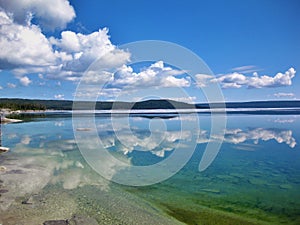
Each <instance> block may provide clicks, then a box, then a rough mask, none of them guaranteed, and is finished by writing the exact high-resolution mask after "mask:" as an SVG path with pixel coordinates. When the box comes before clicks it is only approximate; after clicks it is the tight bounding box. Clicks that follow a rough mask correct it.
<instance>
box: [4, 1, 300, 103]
mask: <svg viewBox="0 0 300 225" xmlns="http://www.w3.org/2000/svg"><path fill="white" fill-rule="evenodd" d="M53 5H55V7H53ZM299 10H300V3H299V1H297V0H294V1H293V0H288V1H284V0H264V1H256V0H249V1H230V0H228V1H196V0H194V1H191V0H186V1H170V0H165V1H158V0H153V1H120V0H118V1H117V0H110V1H99V0H91V1H88V2H87V1H81V0H70V1H69V2H68V1H66V0H54V1H49V3H48V2H45V3H43V4H42V5H41V4H40V3H39V2H38V1H35V0H30V1H25V0H18V1H17V0H11V1H6V0H0V48H1V53H0V70H1V72H0V76H1V80H0V97H18V98H39V99H73V95H74V92H75V90H76V86H77V84H78V82H79V80H80V79H81V77H82V74H83V72H84V71H85V70H86V69H87V68H88V66H89V64H90V63H92V62H93V61H94V60H95V59H96V58H98V57H99V55H100V56H101V55H102V54H106V53H107V51H113V52H115V51H117V49H118V46H120V45H122V44H126V43H128V42H133V41H140V40H163V41H169V42H174V43H176V44H179V45H182V46H184V47H186V48H188V49H190V50H191V51H193V52H195V53H196V54H197V55H198V56H200V57H201V58H202V59H203V60H204V61H205V63H206V64H207V65H208V66H209V67H210V69H211V70H212V71H213V73H214V74H215V76H216V77H215V78H212V77H209V78H207V79H203V78H199V80H198V81H197V82H202V83H201V84H200V85H198V88H200V86H203V85H206V84H207V83H209V82H218V83H219V84H220V86H221V87H222V92H223V95H224V97H225V99H226V101H251V100H269V99H276V100H283V99H300V91H299V86H300V78H299V75H298V70H300V69H299V68H300V14H299V13H298V12H299ZM105 28H107V29H105ZM92 33H93V35H92ZM92 49H93V50H92ZM114 55H116V58H114V59H113V61H114V62H118V63H117V64H116V65H115V66H118V67H119V68H121V69H120V74H121V75H120V76H114V77H115V79H117V78H116V77H118V80H114V81H112V84H111V87H113V89H111V90H107V92H106V93H104V94H103V95H101V96H102V99H103V100H105V99H113V98H114V95H117V94H118V93H120V90H119V89H118V88H120V87H121V86H122V85H126V87H127V89H128V86H130V87H131V89H134V90H135V91H138V90H139V88H143V85H148V84H151V85H153V87H156V88H166V87H167V86H168V87H169V86H172V84H173V85H174V86H176V85H177V86H180V87H182V88H185V89H189V88H191V89H193V90H194V92H195V90H196V89H197V85H195V84H193V83H189V84H187V82H188V80H185V79H184V77H183V76H181V77H180V76H179V77H178V74H179V73H180V71H176V70H175V69H174V71H175V72H174V74H176V75H174V76H173V75H170V73H167V72H166V71H168V66H167V65H165V64H163V63H157V62H156V64H155V62H153V65H154V66H153V65H152V67H151V65H148V67H147V68H144V71H142V72H140V71H131V69H132V68H131V67H130V66H124V65H123V64H126V63H128V61H129V60H130V55H128V54H127V53H126V52H123V53H122V52H119V54H114ZM153 73H156V74H155V78H153V79H152V78H151V79H150V77H151V74H152V75H153ZM253 73H254V74H253ZM278 73H282V74H278ZM106 75H107V74H106ZM106 75H103V74H97V75H91V76H94V77H91V79H93V80H97V81H99V80H102V79H103V77H104V76H106ZM264 75H265V76H264ZM107 76H110V75H107ZM99 77H100V78H99ZM171 78H172V79H171ZM149 79H150V81H149ZM204 80H205V81H204ZM171 81H172V82H173V83H172V82H171ZM147 82H148V83H147ZM149 82H150V83H149ZM168 82H169V83H168ZM203 82H204V83H203ZM138 85H140V87H139V86H138ZM192 86H193V87H192ZM195 86H196V87H195ZM191 93H192V94H193V92H191ZM191 97H195V96H191ZM194 101H198V102H201V101H205V99H203V98H202V97H197V96H196V97H195V98H194Z"/></svg>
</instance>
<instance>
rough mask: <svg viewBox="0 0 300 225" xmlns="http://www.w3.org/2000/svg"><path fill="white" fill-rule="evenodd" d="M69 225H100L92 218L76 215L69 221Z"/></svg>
mask: <svg viewBox="0 0 300 225" xmlns="http://www.w3.org/2000/svg"><path fill="white" fill-rule="evenodd" d="M67 222H68V224H69V225H83V224H88V225H98V222H97V221H96V220H95V219H93V218H90V217H85V216H78V215H74V216H73V217H72V218H71V219H70V220H67Z"/></svg>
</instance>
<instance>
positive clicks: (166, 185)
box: [0, 114, 300, 225]
mask: <svg viewBox="0 0 300 225" xmlns="http://www.w3.org/2000/svg"><path fill="white" fill-rule="evenodd" d="M195 116H197V117H198V120H199V121H200V130H198V131H194V130H193V131H188V130H184V131H182V132H181V128H180V122H181V120H191V119H193V117H195ZM82 119H83V120H84V118H82ZM210 119H211V118H210V116H209V115H208V114H207V115H206V114H201V115H200V114H198V115H192V114H186V115H184V116H183V117H182V118H179V117H177V116H176V115H169V116H164V118H163V119H161V118H160V119H159V121H160V122H164V123H165V125H166V127H167V129H166V130H164V131H162V130H159V129H157V130H155V129H151V130H149V123H153V121H154V120H158V119H157V118H156V119H155V118H152V116H151V115H150V116H149V115H147V114H144V115H142V114H141V115H134V116H132V117H130V118H129V122H130V125H131V126H130V132H128V130H126V129H125V128H123V127H122V126H118V131H117V135H116V130H115V129H113V127H112V125H111V117H110V116H109V115H97V116H96V126H97V132H98V135H99V137H100V139H101V140H102V142H103V145H104V146H105V147H106V148H107V149H108V150H109V151H110V152H111V154H112V155H113V156H114V157H116V158H118V159H120V160H123V161H124V162H128V163H131V164H133V165H139V166H143V165H152V164H154V163H157V162H160V161H161V160H163V159H165V158H167V157H169V156H170V155H171V154H172V152H173V151H174V148H176V145H177V144H178V143H179V142H180V141H181V140H189V138H190V137H191V136H196V139H197V146H196V149H195V151H194V154H193V156H192V158H191V159H190V160H189V162H188V163H187V164H186V165H185V166H184V167H183V169H181V170H180V171H179V172H178V173H177V174H176V175H174V176H173V177H171V178H170V179H168V180H166V181H163V182H161V183H158V184H155V185H151V186H146V187H130V186H123V185H118V184H115V183H113V182H109V181H107V180H106V179H104V178H102V177H101V176H100V175H99V174H97V173H96V172H95V171H93V170H92V169H91V168H90V166H89V165H88V164H87V163H86V161H85V160H84V158H83V157H82V155H81V153H80V151H79V150H78V147H77V145H76V142H75V140H74V134H73V127H72V117H71V115H68V114H56V115H55V116H53V115H52V116H47V117H44V118H31V119H30V120H29V121H27V122H22V123H14V124H6V125H4V126H2V133H3V136H2V139H3V140H2V143H3V146H7V147H10V149H11V150H10V152H8V153H5V154H1V155H0V166H5V167H6V171H1V172H0V173H1V174H0V182H1V183H0V193H1V195H0V223H1V224H5V225H6V224H42V223H43V222H44V221H46V220H54V219H55V220H58V219H68V218H71V217H72V216H73V215H83V216H86V217H88V218H93V221H97V223H98V224H300V193H299V190H300V147H299V146H300V145H299V140H300V131H299V127H300V117H299V116H294V115H234V114H233V115H228V121H227V128H226V130H225V137H224V142H223V145H222V147H221V149H220V151H219V153H218V155H217V157H216V158H215V160H214V161H213V162H212V164H211V165H210V166H209V167H208V168H207V169H206V170H205V171H202V172H199V170H198V166H199V162H200V160H201V158H202V155H203V152H204V150H205V147H206V145H207V143H208V142H209V141H214V140H215V141H217V140H218V137H212V139H210V140H209V137H210ZM114 120H115V122H117V123H118V124H123V122H124V121H125V120H128V118H126V117H122V116H120V115H119V116H118V117H116V118H114ZM154 122H155V121H154ZM82 132H87V131H84V130H82ZM132 134H134V137H133V135H132ZM150 135H152V137H153V138H152V139H151V140H152V141H151V143H149V142H147V138H149V136H150ZM91 142H92V140H91ZM99 163H101V162H99ZM117 174H118V171H117V170H116V171H115V176H117Z"/></svg>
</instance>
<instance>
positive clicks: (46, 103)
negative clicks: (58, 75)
mask: <svg viewBox="0 0 300 225" xmlns="http://www.w3.org/2000/svg"><path fill="white" fill-rule="evenodd" d="M225 105H226V108H290V107H299V108H300V101H256V102H229V103H225V104H224V103H213V104H208V103H200V104H195V105H194V104H188V103H183V102H177V101H172V100H164V99H160V100H147V101H141V102H135V103H132V102H109V101H98V102H96V105H95V109H96V110H110V109H175V108H176V109H193V108H197V109H207V108H223V107H224V106H225ZM76 106H77V107H76V109H83V110H84V109H94V103H92V102H77V103H76ZM0 108H9V109H12V110H46V109H48V110H72V108H73V101H71V100H38V99H19V98H14V99H9V98H2V99H0Z"/></svg>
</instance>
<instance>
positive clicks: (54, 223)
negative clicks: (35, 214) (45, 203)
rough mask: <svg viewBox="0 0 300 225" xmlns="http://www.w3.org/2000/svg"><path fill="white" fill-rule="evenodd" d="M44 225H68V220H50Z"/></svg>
mask: <svg viewBox="0 0 300 225" xmlns="http://www.w3.org/2000/svg"><path fill="white" fill-rule="evenodd" d="M43 225H68V222H67V220H48V221H45V222H44V223H43Z"/></svg>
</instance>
